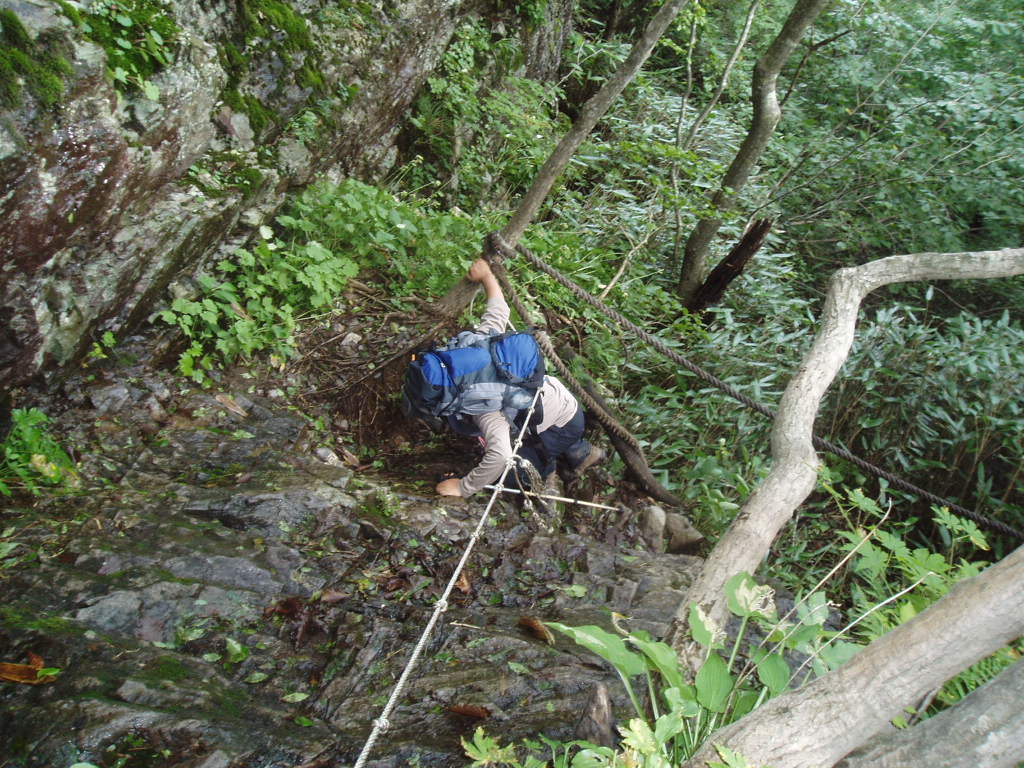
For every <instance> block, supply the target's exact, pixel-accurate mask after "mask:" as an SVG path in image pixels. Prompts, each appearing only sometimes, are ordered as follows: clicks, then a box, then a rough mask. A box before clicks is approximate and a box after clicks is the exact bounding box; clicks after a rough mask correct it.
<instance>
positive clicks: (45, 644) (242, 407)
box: [0, 339, 699, 768]
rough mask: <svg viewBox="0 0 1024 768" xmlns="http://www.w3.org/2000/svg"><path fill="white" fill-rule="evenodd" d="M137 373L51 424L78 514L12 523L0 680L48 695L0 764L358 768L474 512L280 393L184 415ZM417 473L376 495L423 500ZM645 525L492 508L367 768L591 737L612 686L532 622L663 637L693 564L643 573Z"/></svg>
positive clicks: (411, 451)
mask: <svg viewBox="0 0 1024 768" xmlns="http://www.w3.org/2000/svg"><path fill="white" fill-rule="evenodd" d="M138 344H139V347H140V349H141V348H142V347H145V346H147V344H148V342H146V341H145V340H141V339H140V340H139V341H138ZM135 351H137V350H133V349H132V347H131V346H130V345H127V346H126V347H125V348H124V349H122V350H120V353H121V356H122V359H123V360H124V361H125V362H123V363H122V364H112V365H109V366H108V367H107V368H106V369H104V370H102V371H99V372H96V371H95V368H94V369H92V370H91V371H90V372H87V373H85V374H83V375H81V376H79V377H77V378H74V379H72V380H69V382H68V383H67V384H66V386H65V388H64V389H63V390H62V391H61V392H60V393H58V394H57V396H56V397H55V402H54V404H53V407H52V408H50V409H49V410H51V413H52V415H54V416H55V417H58V418H59V422H60V424H61V425H62V427H64V428H65V429H66V430H68V432H67V434H66V435H65V439H66V440H68V441H69V442H72V443H74V444H76V445H78V446H79V448H80V449H81V450H82V451H83V452H82V453H81V455H80V456H79V458H80V466H81V472H82V477H83V490H81V491H80V492H78V493H73V494H71V495H68V496H63V497H50V498H47V499H44V500H42V501H39V502H36V503H33V504H27V503H23V504H9V505H8V507H7V508H6V509H5V510H4V511H3V512H2V527H3V528H4V529H5V532H4V535H5V537H7V538H5V541H9V542H17V547H16V548H15V549H14V550H13V551H11V552H9V553H8V556H7V557H6V558H5V559H3V560H0V565H2V568H0V576H2V581H0V606H2V607H0V613H2V618H3V621H2V630H0V660H2V661H5V662H8V663H27V662H28V661H29V660H30V658H31V657H30V656H29V654H37V655H38V656H39V657H41V659H42V663H43V664H45V666H46V667H48V668H59V669H60V670H61V671H60V673H59V675H58V676H57V677H56V679H55V680H53V681H52V682H48V683H45V684H41V685H19V684H14V683H2V684H0V699H2V707H0V710H2V712H3V714H2V715H0V734H2V736H0V753H2V754H3V755H4V759H5V762H4V763H3V764H4V765H5V766H11V767H12V768H13V767H14V766H18V767H19V768H22V767H24V768H29V767H30V766H69V765H71V764H73V763H75V762H76V761H88V762H92V763H94V764H95V765H97V766H101V767H102V768H112V766H115V765H131V766H142V765H145V766H168V767H169V766H182V767H184V766H190V767H193V768H199V767H200V766H201V767H202V768H225V767H227V766H231V767H232V768H242V766H281V767H282V768H283V767H284V766H297V765H347V764H351V762H352V761H353V760H354V758H355V757H356V756H357V754H358V752H359V750H360V749H361V748H362V745H363V743H364V740H365V738H366V736H367V734H368V733H369V730H370V727H371V722H372V720H373V718H375V717H377V715H378V714H379V712H380V710H381V708H382V707H383V705H384V703H385V701H386V699H387V697H388V696H389V695H390V693H391V691H392V688H393V685H394V683H395V681H396V679H397V677H398V675H399V674H400V673H401V669H402V667H403V665H404V664H405V662H406V660H407V658H408V656H409V654H410V653H411V651H412V648H413V646H414V645H415V642H416V640H417V639H418V637H419V635H420V633H421V631H422V629H423V627H424V626H425V625H426V622H427V620H428V618H429V616H430V613H431V610H432V605H433V603H434V601H435V600H436V599H437V597H438V595H440V593H441V592H442V590H443V589H444V586H445V585H446V584H447V582H448V580H449V579H450V577H451V573H452V569H453V568H454V565H455V563H456V561H457V560H458V557H459V556H460V555H461V552H462V550H463V548H464V547H465V545H466V542H467V540H468V538H469V535H470V533H471V531H472V529H473V528H474V527H475V525H476V522H477V520H478V519H479V516H480V514H481V512H482V509H483V507H484V503H485V501H486V500H479V501H477V500H473V501H470V502H468V503H467V502H463V501H461V500H458V501H452V502H449V503H444V504H442V503H439V501H438V500H436V499H430V498H421V497H420V496H418V495H416V494H415V493H413V494H405V495H403V494H402V493H401V492H400V488H399V487H396V486H395V485H393V481H392V480H387V481H385V480H384V479H382V478H380V477H379V476H376V475H374V474H373V473H374V472H375V471H376V470H375V469H372V468H370V467H369V464H366V465H360V466H361V468H354V467H351V466H345V464H344V462H342V461H339V460H338V459H337V458H336V457H335V455H334V452H333V451H331V450H328V448H327V447H326V446H325V445H323V444H322V443H323V441H324V440H325V439H327V438H326V436H325V435H324V434H323V433H322V432H319V431H318V430H317V427H316V425H315V424H313V423H312V422H310V421H309V420H308V419H306V418H304V417H303V416H301V415H300V414H299V413H298V412H297V411H296V410H295V409H294V408H290V407H289V406H288V403H287V401H286V400H285V399H284V398H283V394H284V393H283V392H282V391H281V390H280V389H277V388H275V387H274V386H273V385H272V384H268V383H262V382H261V381H260V380H259V379H258V378H257V379H253V378H249V379H246V378H237V379H235V383H234V384H230V385H227V384H226V385H225V388H224V389H222V390H220V391H217V390H208V391H203V390H197V389H192V388H190V387H189V386H187V385H185V384H184V383H183V381H182V380H181V379H180V378H175V377H172V376H169V375H166V374H162V373H160V372H154V371H152V370H150V369H148V368H146V367H145V366H143V365H142V364H139V363H135V362H132V354H133V352H135ZM247 375H251V374H247ZM61 402H63V406H62V405H60V403H61ZM335 449H336V450H337V452H339V453H342V455H344V451H343V450H342V449H341V447H340V446H339V445H337V444H336V443H335ZM421 450H422V449H421V448H413V447H411V446H409V447H407V448H406V449H405V452H404V454H402V455H401V456H398V457H396V458H393V459H390V460H389V461H388V465H387V466H385V467H383V469H384V470H385V471H386V470H389V469H390V470H392V471H396V470H397V469H398V468H402V467H404V468H405V469H406V473H407V474H410V471H411V474H415V473H416V472H418V471H420V470H417V469H416V467H417V466H419V465H418V462H419V461H420V459H421V456H420V452H421ZM86 487H88V491H85V490H84V489H85V488H86ZM413 490H415V489H413ZM423 492H425V491H421V493H423ZM652 518H654V519H656V518H657V515H647V516H646V519H652ZM639 523H640V520H639V519H638V517H637V516H635V515H634V514H633V513H632V512H629V511H627V510H624V511H623V512H622V513H621V514H620V513H618V512H606V513H600V514H593V513H592V512H588V511H579V510H566V511H565V512H564V517H563V518H562V519H561V520H554V519H551V518H549V517H545V516H538V515H534V514H531V513H529V512H528V511H525V510H519V509H517V508H516V506H515V505H511V504H505V503H502V504H499V505H498V506H497V507H496V509H495V516H494V521H493V523H492V524H491V525H489V526H488V527H487V528H486V529H485V532H484V536H483V539H482V541H481V543H480V545H479V547H478V550H477V553H476V554H475V555H474V556H473V558H472V559H471V561H470V564H469V570H468V572H467V577H466V580H465V581H464V582H462V583H460V588H459V589H457V590H455V592H454V597H453V599H452V606H451V608H450V610H449V611H448V612H447V613H446V614H445V615H444V616H443V617H442V620H441V621H440V622H439V624H438V626H437V628H436V630H435V632H434V633H433V635H432V636H431V639H430V641H429V642H428V644H427V646H426V648H425V651H424V654H423V656H422V657H421V661H420V664H419V666H418V668H417V672H416V674H415V675H414V677H413V680H412V683H411V685H410V687H409V688H408V690H407V692H406V694H405V695H404V696H403V698H402V700H401V704H400V706H399V707H398V708H397V710H396V712H395V713H394V714H393V716H392V718H391V720H392V728H391V730H390V731H389V732H387V733H386V734H385V735H384V736H383V737H382V738H381V740H380V741H379V742H378V743H377V746H376V748H375V749H374V752H373V755H372V759H371V761H370V763H369V764H370V765H374V766H396V767H397V766H407V765H423V766H427V765H434V766H452V765H463V764H465V763H466V762H468V761H465V760H464V758H463V757H462V750H461V747H460V744H459V740H460V738H465V737H469V736H471V735H472V733H473V731H474V730H475V729H476V727H477V726H479V725H483V726H484V727H485V728H487V729H488V730H489V731H490V732H491V733H493V734H495V735H498V736H500V737H502V738H503V739H513V738H515V737H518V736H524V735H530V734H534V733H537V732H543V733H546V734H548V735H550V736H553V737H561V738H571V737H574V736H576V735H577V734H578V733H579V732H580V731H579V729H580V728H584V730H583V733H586V734H587V735H590V736H594V735H595V734H594V733H593V732H592V731H588V730H586V727H587V724H586V723H581V718H582V713H585V712H586V711H587V709H588V705H589V702H591V701H592V699H593V697H594V696H595V695H598V694H599V693H600V690H601V686H604V687H605V689H606V690H607V691H609V692H610V693H611V696H612V700H613V702H615V703H616V704H617V705H619V706H621V705H623V704H624V703H625V702H624V701H623V700H622V693H621V690H620V686H619V684H618V683H617V680H616V677H615V675H614V673H613V672H612V671H611V670H610V669H609V668H608V667H606V666H605V665H604V664H603V663H601V662H600V661H599V660H598V659H597V658H596V657H594V656H593V655H591V654H589V653H587V652H585V651H583V650H582V649H580V648H578V647H576V646H574V645H572V644H571V643H569V642H568V641H566V640H564V639H563V638H558V639H557V640H556V643H555V645H554V646H551V645H549V644H547V643H546V642H545V641H544V640H542V639H540V638H538V637H537V636H536V635H535V634H533V633H531V632H530V631H528V629H525V628H524V627H523V626H521V620H522V618H523V617H534V618H537V619H542V620H557V621H562V622H565V623H568V624H572V625H580V624H599V625H602V626H605V627H610V616H609V611H611V610H615V611H618V612H621V613H623V614H625V615H627V616H630V617H631V619H630V626H631V627H632V628H644V629H648V630H650V631H652V632H653V633H655V634H657V633H660V632H661V630H663V629H664V626H665V623H666V622H667V619H668V617H670V616H671V614H672V612H673V610H674V609H675V607H676V605H677V604H678V601H679V600H680V598H681V595H682V589H683V588H685V586H686V585H687V584H688V583H689V581H690V579H691V576H692V574H693V572H694V569H695V568H696V567H697V565H698V563H699V560H698V559H697V558H695V557H690V556H687V555H670V554H661V553H659V552H657V551H652V548H653V550H658V549H662V546H661V542H660V541H651V542H649V543H646V544H645V543H644V539H643V535H642V533H641V530H640V528H641V526H640V524H639ZM656 533H657V531H655V534H656ZM648 535H652V534H648ZM623 711H624V710H623ZM125 758H127V759H128V761H126V762H123V763H122V762H118V761H119V760H123V759H125Z"/></svg>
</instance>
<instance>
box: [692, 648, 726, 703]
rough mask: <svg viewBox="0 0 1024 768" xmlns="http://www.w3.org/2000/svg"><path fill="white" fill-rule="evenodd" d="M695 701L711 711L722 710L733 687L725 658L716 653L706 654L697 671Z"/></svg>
mask: <svg viewBox="0 0 1024 768" xmlns="http://www.w3.org/2000/svg"><path fill="white" fill-rule="evenodd" d="M694 682H695V684H696V686H697V701H698V702H700V704H701V706H703V707H704V708H705V709H709V710H711V711H712V712H724V711H725V704H726V701H728V699H729V694H730V693H732V689H733V685H734V682H733V678H732V675H731V674H730V673H729V668H728V666H726V663H725V660H724V659H723V658H722V657H721V656H719V655H718V654H717V653H712V654H711V655H710V656H708V658H707V661H705V662H704V664H703V665H701V668H700V669H699V670H698V671H697V679H696V680H695V681H694Z"/></svg>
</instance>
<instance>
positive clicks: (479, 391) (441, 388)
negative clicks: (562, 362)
mask: <svg viewBox="0 0 1024 768" xmlns="http://www.w3.org/2000/svg"><path fill="white" fill-rule="evenodd" d="M543 383H544V357H543V356H542V355H541V351H540V348H539V347H538V346H537V340H536V339H534V337H533V334H532V333H529V332H526V333H500V334H490V335H488V334H481V333H474V332H472V331H465V332H463V333H460V334H459V335H458V336H457V337H455V338H454V339H452V341H451V342H449V344H448V345H447V346H446V347H444V348H438V349H433V350H430V351H429V352H425V353H422V354H420V355H414V356H413V359H412V362H410V363H409V368H408V370H407V371H406V375H405V384H404V385H403V387H402V409H403V410H404V411H405V413H406V415H407V416H410V417H411V418H417V419H422V420H423V421H425V422H427V424H429V425H430V426H431V427H432V428H433V429H435V430H438V429H440V428H441V427H442V426H443V424H444V423H445V421H447V422H448V423H449V425H450V426H452V428H454V429H456V430H457V431H460V432H465V431H472V429H469V430H467V429H466V426H467V425H466V420H465V419H462V418H460V417H463V416H476V415H480V414H483V413H490V412H492V411H503V412H504V413H505V415H506V416H508V417H509V419H510V420H512V419H514V418H515V416H516V414H517V413H518V411H520V410H522V409H524V408H529V407H530V403H531V402H533V397H534V394H535V393H536V392H537V389H538V388H539V387H540V386H541V384H543Z"/></svg>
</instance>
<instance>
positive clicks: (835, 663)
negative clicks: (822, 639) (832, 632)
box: [821, 640, 863, 669]
mask: <svg viewBox="0 0 1024 768" xmlns="http://www.w3.org/2000/svg"><path fill="white" fill-rule="evenodd" d="M862 649H863V646H860V645H857V644H856V643H849V642H846V641H845V640H838V641H836V642H834V643H830V644H829V645H826V646H825V647H824V648H822V649H821V658H822V660H823V661H824V662H825V664H826V665H827V666H828V668H829V669H837V668H838V667H841V666H842V665H843V664H845V663H846V662H848V661H849V660H850V659H852V658H853V657H854V656H856V655H857V654H858V653H860V651H861V650H862Z"/></svg>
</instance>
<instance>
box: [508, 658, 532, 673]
mask: <svg viewBox="0 0 1024 768" xmlns="http://www.w3.org/2000/svg"><path fill="white" fill-rule="evenodd" d="M508 668H509V669H511V670H512V671H513V672H515V673H516V674H517V675H525V676H530V675H532V674H533V672H532V671H531V670H530V668H529V667H527V666H526V665H525V664H520V663H519V662H517V661H510V662H509V663H508Z"/></svg>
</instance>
